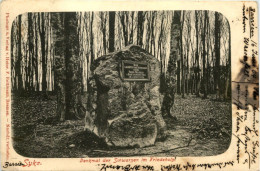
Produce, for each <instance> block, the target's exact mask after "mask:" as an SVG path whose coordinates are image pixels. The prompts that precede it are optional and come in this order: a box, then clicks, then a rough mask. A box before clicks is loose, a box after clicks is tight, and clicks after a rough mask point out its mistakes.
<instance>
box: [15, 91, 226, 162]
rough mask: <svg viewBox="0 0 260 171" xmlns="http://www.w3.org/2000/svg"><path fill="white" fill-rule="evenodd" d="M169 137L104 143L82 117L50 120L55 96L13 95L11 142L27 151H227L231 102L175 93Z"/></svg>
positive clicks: (74, 154) (47, 154) (41, 154)
mask: <svg viewBox="0 0 260 171" xmlns="http://www.w3.org/2000/svg"><path fill="white" fill-rule="evenodd" d="M175 101H176V102H175V104H174V106H173V109H172V111H171V113H173V114H174V116H176V117H177V121H175V122H173V123H170V124H172V125H171V126H170V128H169V129H168V130H167V131H166V134H167V138H166V139H165V140H164V141H157V142H156V143H155V145H154V146H150V147H145V148H113V147H107V146H106V144H105V143H104V141H103V140H101V139H99V138H98V137H96V136H95V135H93V134H91V133H89V132H86V131H84V121H83V120H71V121H65V122H52V119H50V118H54V117H55V108H56V102H55V98H50V99H41V98H40V97H14V98H13V101H12V125H13V136H12V139H13V146H14V148H15V150H16V151H17V153H19V154H20V155H22V156H26V157H34V158H36V157H37V158H55V157H59V158H62V157H66V158H68V157H70V158H83V157H119V156H122V157H123V156H124V157H127V156H157V157H159V156H160V157H165V156H177V157H181V156H211V155H217V154H221V153H223V152H225V151H226V150H227V149H228V147H229V144H230V139H231V103H230V102H224V101H213V100H212V99H210V98H209V99H201V98H197V97H195V96H192V95H190V96H188V97H187V96H186V98H184V99H183V98H181V97H179V96H177V97H176V100H175Z"/></svg>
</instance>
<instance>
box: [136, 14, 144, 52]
mask: <svg viewBox="0 0 260 171" xmlns="http://www.w3.org/2000/svg"><path fill="white" fill-rule="evenodd" d="M143 32H144V13H143V12H142V11H138V13H137V44H138V45H139V46H141V47H142V46H143Z"/></svg>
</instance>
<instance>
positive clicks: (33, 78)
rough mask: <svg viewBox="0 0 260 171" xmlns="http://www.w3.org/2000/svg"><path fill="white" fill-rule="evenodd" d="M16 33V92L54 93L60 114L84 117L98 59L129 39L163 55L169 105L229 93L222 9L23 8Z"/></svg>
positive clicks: (228, 46)
mask: <svg viewBox="0 0 260 171" xmlns="http://www.w3.org/2000/svg"><path fill="white" fill-rule="evenodd" d="M11 35H12V36H11V73H12V78H11V82H12V93H13V95H14V96H15V97H17V98H19V97H21V98H26V97H27V98H28V96H32V95H36V96H39V95H40V96H42V97H43V98H44V100H47V101H48V100H49V101H53V103H55V110H56V112H53V113H55V114H54V115H55V117H58V118H59V120H60V121H64V120H71V119H81V118H83V117H84V112H85V111H86V110H87V106H86V105H84V103H85V102H84V101H86V100H87V96H88V78H89V76H90V75H91V71H90V70H91V64H92V63H93V62H94V60H95V59H97V58H99V57H101V56H105V55H107V54H109V53H113V52H114V51H117V50H120V49H122V48H124V47H125V46H128V45H131V44H135V45H139V46H140V47H142V48H143V49H145V50H146V51H147V52H149V53H150V54H152V55H153V56H154V57H155V58H157V59H158V60H159V61H160V65H161V89H162V90H161V91H162V92H163V93H165V94H169V96H171V95H172V97H169V98H168V101H169V103H171V105H169V106H170V108H168V109H166V110H167V111H168V112H170V110H171V108H172V105H173V104H174V103H175V104H178V103H180V101H183V100H184V101H186V100H187V98H189V97H191V96H192V97H194V98H195V99H199V101H201V100H202V101H203V100H212V99H213V100H215V101H216V102H217V103H226V102H227V100H230V99H231V80H230V78H231V32H230V27H229V22H228V20H227V19H226V18H225V17H224V16H223V15H222V14H220V13H218V12H214V11H197V10H195V11H102V12H67V13H55V12H52V13H47V12H44V13H42V12H39V13H26V14H23V15H19V16H17V17H16V19H15V20H14V21H13V24H12V30H11ZM173 40H175V41H173ZM176 40H177V41H176ZM174 42H177V44H176V43H174ZM174 95H176V97H173V96H174ZM52 96H55V98H56V99H55V100H53V99H52ZM14 100H15V99H14ZM178 100H179V102H178ZM198 105H200V104H198ZM45 107H46V106H45ZM16 108H18V107H16ZM16 110H17V109H16ZM173 111H174V109H173ZM16 113H17V111H16ZM52 116H53V115H52ZM225 117H226V116H225ZM180 118H181V117H180ZM229 126H230V125H229ZM227 129H228V128H227ZM224 132H226V131H224Z"/></svg>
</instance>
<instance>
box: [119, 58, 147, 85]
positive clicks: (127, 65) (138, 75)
mask: <svg viewBox="0 0 260 171" xmlns="http://www.w3.org/2000/svg"><path fill="white" fill-rule="evenodd" d="M121 77H122V79H123V80H124V81H150V75H149V66H148V62H136V61H126V60H124V61H122V70H121Z"/></svg>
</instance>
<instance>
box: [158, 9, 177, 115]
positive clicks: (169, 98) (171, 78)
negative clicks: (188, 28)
mask: <svg viewBox="0 0 260 171" xmlns="http://www.w3.org/2000/svg"><path fill="white" fill-rule="evenodd" d="M180 17H181V11H174V16H173V17H172V22H171V32H170V34H171V35H170V36H171V40H170V57H169V62H168V69H167V72H166V77H165V84H164V85H165V87H164V89H163V90H162V92H163V93H164V98H163V103H162V115H163V116H164V117H167V118H174V119H176V118H175V117H173V116H172V115H171V112H170V111H171V108H172V106H173V104H174V94H175V90H176V84H175V76H176V61H177V59H178V56H179V52H180V49H179V48H180V46H179V43H180V42H179V41H180V32H179V31H180V27H181V23H180Z"/></svg>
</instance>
